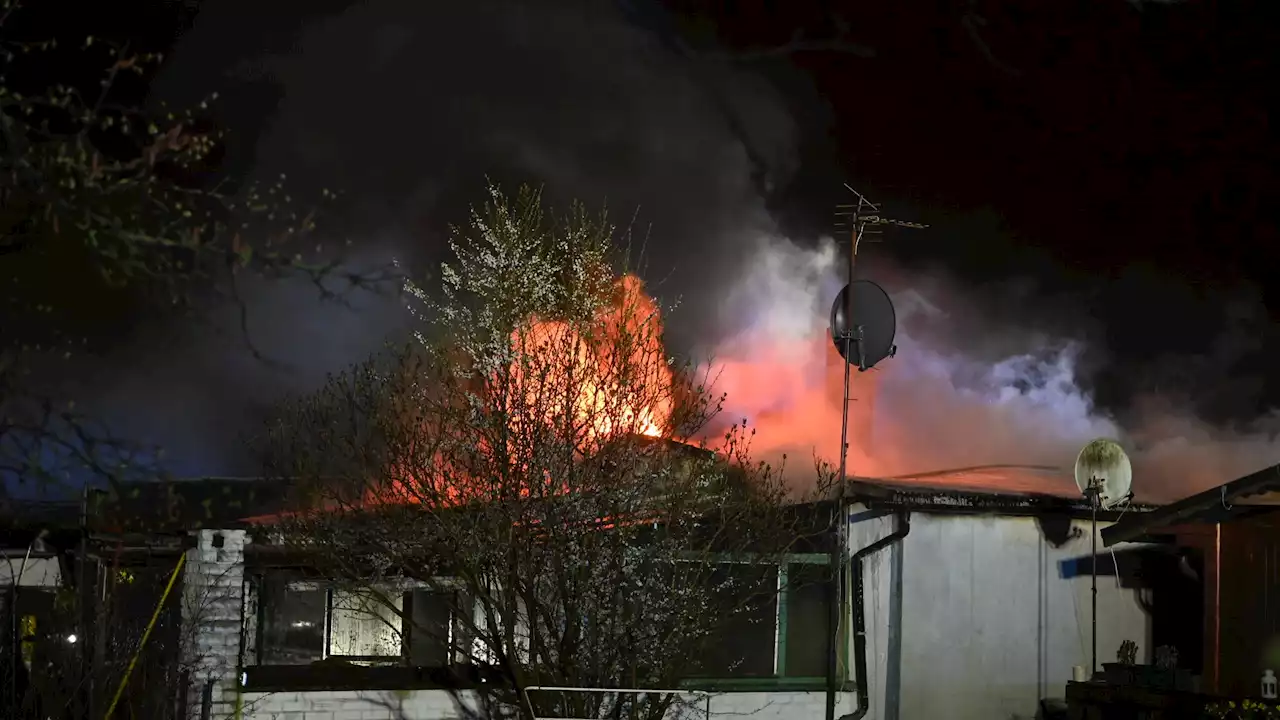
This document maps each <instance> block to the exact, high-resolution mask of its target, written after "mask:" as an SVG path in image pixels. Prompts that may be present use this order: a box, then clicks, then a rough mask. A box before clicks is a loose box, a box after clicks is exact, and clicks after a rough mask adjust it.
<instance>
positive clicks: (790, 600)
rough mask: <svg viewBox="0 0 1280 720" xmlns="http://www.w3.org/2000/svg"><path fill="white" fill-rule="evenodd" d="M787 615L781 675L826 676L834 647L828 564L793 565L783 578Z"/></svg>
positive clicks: (782, 623)
mask: <svg viewBox="0 0 1280 720" xmlns="http://www.w3.org/2000/svg"><path fill="white" fill-rule="evenodd" d="M782 584H783V591H784V593H785V602H784V604H785V606H786V613H785V614H784V616H783V619H784V620H785V622H781V621H780V622H779V625H780V626H781V627H782V629H783V630H784V632H785V635H784V642H783V643H781V644H782V646H783V648H782V650H781V651H780V655H781V662H780V663H779V665H780V666H781V667H779V668H778V674H779V675H783V676H786V677H825V676H826V674H827V653H829V652H830V648H831V633H829V632H828V631H827V627H828V624H829V623H830V622H831V570H830V566H828V565H814V564H802V563H791V564H789V565H788V566H787V574H786V577H785V578H783V583H782Z"/></svg>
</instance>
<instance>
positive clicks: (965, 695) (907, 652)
mask: <svg viewBox="0 0 1280 720" xmlns="http://www.w3.org/2000/svg"><path fill="white" fill-rule="evenodd" d="M854 495H855V497H856V498H857V499H856V500H855V503H854V504H853V505H852V506H851V507H850V526H849V527H850V533H849V537H850V541H849V546H850V550H851V555H852V556H854V557H856V556H857V555H858V554H859V553H860V552H862V551H864V550H865V549H866V548H873V547H875V546H876V544H877V543H881V541H882V540H883V539H884V538H889V537H895V536H896V538H897V539H896V540H895V541H893V542H891V543H887V544H884V543H882V546H881V547H880V548H879V549H877V550H876V551H874V552H872V553H869V554H865V555H864V556H863V557H862V558H861V559H858V560H854V562H853V567H854V570H853V572H852V573H851V574H852V576H853V579H852V582H853V583H854V587H855V589H856V590H855V591H860V594H861V598H860V600H857V601H855V603H854V607H853V613H852V614H853V620H852V624H853V632H854V633H856V632H857V629H858V628H859V627H861V628H862V629H863V632H864V633H865V638H864V640H863V642H862V644H863V645H864V647H865V650H855V652H860V653H862V654H863V655H864V657H865V660H864V661H863V662H862V663H861V664H862V668H860V669H863V670H864V672H862V673H861V674H860V677H861V678H863V683H862V686H863V687H865V688H866V689H867V698H866V700H865V702H864V704H865V705H866V706H867V712H866V714H865V717H866V718H873V719H875V720H902V719H910V718H923V717H947V718H957V719H962V718H1026V719H1027V720H1031V719H1032V718H1038V717H1043V715H1042V714H1041V713H1042V712H1044V709H1046V708H1048V707H1052V706H1054V705H1058V706H1060V705H1061V701H1062V699H1063V698H1064V695H1065V689H1066V685H1067V683H1068V681H1070V680H1071V679H1072V676H1073V666H1080V667H1081V668H1088V667H1089V666H1090V663H1091V659H1092V658H1091V656H1092V620H1093V613H1092V610H1091V594H1092V593H1091V587H1092V574H1091V572H1090V563H1091V561H1092V555H1091V551H1090V550H1091V545H1090V537H1089V535H1090V533H1091V532H1093V526H1094V523H1093V520H1092V517H1091V513H1090V510H1089V508H1088V507H1087V506H1085V505H1083V504H1082V503H1079V502H1076V501H1072V500H1064V499H1058V498H1048V497H1035V496H1026V495H1007V494H1000V493H991V492H975V491H972V490H969V491H957V490H953V489H945V488H943V489H939V488H921V487H901V486H898V487H893V486H883V485H879V486H877V485H864V486H863V487H862V488H861V489H860V490H859V491H858V492H855V493H854ZM1140 511H1141V510H1140V509H1136V508H1135V509H1131V510H1130V511H1129V512H1131V513H1133V514H1138V513H1139V512H1140ZM1116 517H1117V514H1116V513H1105V514H1102V515H1100V517H1099V521H1098V522H1097V528H1098V530H1099V532H1100V531H1101V530H1102V529H1103V528H1106V527H1109V526H1110V525H1112V524H1113V522H1114V520H1115V519H1116ZM1098 548H1099V549H1100V550H1101V549H1102V543H1101V541H1099V542H1098ZM1104 557H1105V553H1104ZM1099 574H1100V577H1099V578H1098V585H1097V586H1098V595H1097V648H1098V649H1097V652H1098V662H1099V664H1101V663H1103V662H1114V661H1115V658H1116V652H1117V650H1118V648H1119V646H1120V644H1121V643H1122V642H1124V641H1125V640H1131V641H1133V642H1135V643H1136V644H1137V645H1138V654H1139V657H1140V658H1142V657H1149V656H1150V653H1151V652H1152V647H1153V642H1155V640H1154V639H1153V635H1152V617H1151V613H1150V608H1149V606H1150V601H1151V597H1152V596H1151V590H1150V588H1144V587H1142V586H1140V584H1137V583H1135V582H1134V581H1133V580H1132V579H1129V578H1124V577H1121V574H1119V573H1117V572H1116V571H1115V563H1106V566H1105V567H1104V561H1103V560H1100V562H1099ZM859 615H861V618H859V617H858V616H859ZM849 642H850V644H851V646H857V645H858V644H859V643H858V639H857V637H856V634H855V635H853V636H852V637H850V638H849Z"/></svg>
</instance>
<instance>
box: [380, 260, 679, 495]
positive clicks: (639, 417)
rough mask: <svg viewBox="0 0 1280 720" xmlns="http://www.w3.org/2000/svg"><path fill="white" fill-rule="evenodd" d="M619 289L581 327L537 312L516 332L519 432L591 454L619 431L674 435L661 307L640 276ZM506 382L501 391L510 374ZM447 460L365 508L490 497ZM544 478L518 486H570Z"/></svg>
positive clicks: (399, 479)
mask: <svg viewBox="0 0 1280 720" xmlns="http://www.w3.org/2000/svg"><path fill="white" fill-rule="evenodd" d="M616 291H617V292H616V295H615V297H614V302H613V303H612V304H610V305H609V306H608V307H607V308H606V309H605V310H604V311H602V312H601V313H600V315H599V316H598V317H596V318H595V322H593V323H589V324H586V325H582V324H578V325H575V324H571V323H568V322H563V321H556V320H542V319H539V318H537V317H533V318H530V320H529V322H528V323H527V324H526V326H525V327H523V328H521V329H520V330H517V331H516V332H514V333H513V334H512V338H511V340H512V347H513V349H514V351H515V352H514V358H513V360H512V362H511V364H510V366H509V370H510V375H509V383H510V385H508V386H507V387H509V388H511V390H512V392H511V395H513V396H514V398H515V399H516V402H515V408H514V409H512V410H511V411H510V413H511V416H510V418H509V419H508V422H509V423H510V425H511V429H512V434H513V435H514V436H516V437H522V436H524V433H525V431H531V430H532V431H538V430H545V429H548V428H549V429H551V430H553V431H556V432H562V433H569V434H572V435H573V437H569V438H564V439H565V440H566V441H568V442H575V441H577V442H579V443H580V444H579V447H580V448H581V449H582V450H587V451H589V450H592V449H596V448H598V447H599V446H600V445H602V444H603V443H605V442H607V441H608V440H609V439H610V438H613V437H617V436H620V435H625V434H638V435H646V436H649V437H664V436H665V435H666V434H667V431H668V429H669V426H670V423H671V416H672V399H673V394H674V380H673V375H672V371H671V367H670V364H669V362H668V360H667V356H666V353H665V348H664V346H663V343H662V322H661V315H660V313H659V310H658V306H657V304H656V303H655V302H654V300H653V298H651V297H649V295H648V294H646V293H645V291H644V285H643V283H642V282H641V281H640V279H639V278H637V277H635V276H634V275H625V276H623V277H622V278H620V279H619V280H618V283H617V287H616ZM497 382H498V387H502V384H501V383H502V381H501V379H498V380H497ZM493 401H495V402H496V401H497V398H494V399H493ZM570 421H571V422H570ZM517 444H518V443H517ZM511 453H512V457H511V458H510V462H511V463H512V464H513V465H520V464H521V463H522V461H521V459H520V457H519V454H520V451H519V449H518V448H517V449H512V450H511ZM447 464H448V463H447V461H446V460H444V459H443V458H442V459H440V461H439V462H438V463H436V468H435V470H434V471H433V472H432V473H431V475H432V477H429V478H424V477H415V473H413V472H411V471H409V470H408V469H407V468H404V467H398V466H397V467H393V469H392V470H391V472H390V473H389V475H390V477H392V478H394V479H393V480H391V482H390V483H389V486H388V487H384V488H379V489H377V490H372V489H371V490H370V491H369V492H367V493H366V497H365V504H366V505H379V504H399V503H419V502H423V500H424V499H425V498H435V500H436V502H437V503H439V504H440V505H442V506H446V507H448V506H456V505H460V504H463V503H466V502H468V501H473V500H478V499H482V498H481V496H482V495H483V494H484V492H485V490H483V489H482V486H481V485H479V484H477V485H474V486H473V485H470V484H468V483H467V482H466V479H465V476H466V474H467V473H466V472H465V471H462V470H459V469H454V470H450V471H445V470H444V469H443V466H444V465H447ZM544 481H545V483H546V485H545V486H543V487H540V488H538V489H537V490H536V491H535V489H534V488H532V487H521V488H518V492H519V494H520V495H521V496H525V497H528V496H530V495H535V494H536V495H547V494H559V493H562V492H566V491H567V488H563V487H558V486H557V484H556V483H554V482H552V481H551V479H550V478H544ZM424 483H425V484H426V485H425V486H424ZM428 486H429V487H428ZM419 491H421V492H419Z"/></svg>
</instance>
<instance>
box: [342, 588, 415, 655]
mask: <svg viewBox="0 0 1280 720" xmlns="http://www.w3.org/2000/svg"><path fill="white" fill-rule="evenodd" d="M403 611H404V597H403V596H402V595H401V594H399V593H390V594H384V593H375V592H359V593H356V592H346V591H342V590H330V591H329V652H328V655H329V656H331V657H336V658H347V659H351V660H365V661H384V662H385V661H387V660H393V661H398V660H399V659H400V657H401V655H402V652H401V648H402V647H403V638H404V620H403V619H402V617H403V616H402V613H403Z"/></svg>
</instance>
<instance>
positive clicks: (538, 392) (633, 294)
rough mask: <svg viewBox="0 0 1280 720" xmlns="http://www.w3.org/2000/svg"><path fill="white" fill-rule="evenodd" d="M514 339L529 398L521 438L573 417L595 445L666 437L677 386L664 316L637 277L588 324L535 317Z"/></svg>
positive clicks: (520, 379)
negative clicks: (622, 437) (530, 428)
mask: <svg viewBox="0 0 1280 720" xmlns="http://www.w3.org/2000/svg"><path fill="white" fill-rule="evenodd" d="M511 342H512V346H513V348H514V349H515V359H514V361H513V362H512V363H511V367H510V371H511V375H512V377H513V378H514V382H515V385H516V387H517V388H518V389H517V392H518V393H519V394H521V395H522V396H523V403H522V404H521V408H522V412H518V413H513V415H514V417H513V418H512V423H513V424H514V425H515V426H516V427H513V430H515V431H516V432H517V433H519V432H520V430H521V429H523V428H522V427H521V426H523V425H524V424H525V423H526V422H532V423H547V424H550V425H552V426H553V427H556V426H561V424H562V423H563V421H564V419H565V418H571V419H572V421H573V425H574V426H575V427H576V428H580V429H582V430H583V431H584V433H585V435H586V437H585V440H586V441H587V442H588V444H590V445H592V446H595V445H598V444H599V443H601V442H603V441H605V440H607V439H608V438H611V437H615V436H617V435H618V434H625V433H635V434H638V435H646V436H649V437H664V436H665V435H666V433H667V429H668V426H669V424H670V422H671V403H672V391H673V382H672V375H671V367H670V364H669V363H668V361H667V356H666V353H665V350H664V347H663V344H662V319H661V314H660V313H659V311H658V306H657V304H656V303H655V302H654V300H653V298H651V297H649V295H648V294H647V293H645V291H644V285H643V284H642V283H641V281H640V279H639V278H637V277H636V276H634V275H625V276H623V277H622V278H621V279H620V280H619V281H618V285H617V298H616V302H614V303H613V304H612V305H611V306H609V307H608V309H607V310H605V311H604V312H602V313H601V315H600V316H599V317H597V318H596V321H595V322H594V323H591V324H590V325H589V327H585V328H581V329H579V328H576V327H575V326H574V324H571V323H568V322H563V321H557V320H542V319H539V318H536V317H535V318H532V319H531V320H530V322H529V323H528V325H527V326H526V327H524V328H521V329H519V330H517V331H516V332H515V333H513V334H512V338H511Z"/></svg>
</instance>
